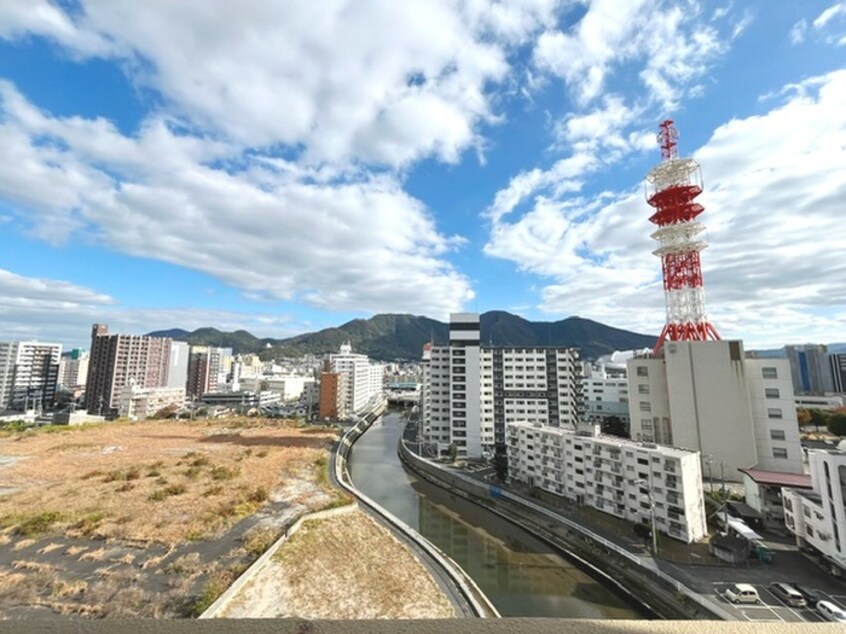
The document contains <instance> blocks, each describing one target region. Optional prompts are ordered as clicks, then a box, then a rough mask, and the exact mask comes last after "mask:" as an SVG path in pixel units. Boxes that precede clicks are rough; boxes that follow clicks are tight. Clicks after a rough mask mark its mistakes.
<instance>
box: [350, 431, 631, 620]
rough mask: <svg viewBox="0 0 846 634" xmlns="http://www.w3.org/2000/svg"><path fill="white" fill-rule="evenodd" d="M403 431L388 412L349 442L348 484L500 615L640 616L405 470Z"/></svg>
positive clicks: (534, 544) (512, 531) (565, 564)
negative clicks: (453, 566) (455, 570)
mask: <svg viewBox="0 0 846 634" xmlns="http://www.w3.org/2000/svg"><path fill="white" fill-rule="evenodd" d="M403 427H404V421H403V420H402V419H401V417H400V416H399V415H398V414H388V415H386V416H385V417H383V418H382V419H381V420H378V421H376V422H375V423H374V424H373V426H372V427H371V428H370V429H369V430H368V431H367V432H366V433H365V434H364V436H362V437H361V438H360V439H359V440H358V441H357V442H356V443H355V445H354V446H353V451H352V455H351V457H350V462H349V467H350V474H351V476H352V479H353V482H354V483H355V486H356V487H357V488H358V489H359V490H360V491H361V492H362V493H364V494H365V495H367V496H368V497H370V498H372V499H373V500H375V501H376V502H377V503H378V504H380V505H381V506H383V507H384V508H386V509H387V510H388V511H390V512H391V513H393V514H394V515H396V516H397V517H399V518H400V519H401V520H403V521H404V522H406V523H407V524H409V525H410V526H412V527H414V529H415V530H417V531H418V532H419V533H420V534H422V535H423V536H424V537H426V538H427V539H428V540H429V541H431V542H432V543H434V544H435V545H437V546H438V547H439V548H440V549H441V550H443V551H444V552H446V553H447V554H448V555H449V556H450V557H452V559H454V560H455V561H456V562H457V563H458V564H459V565H460V566H461V567H462V568H464V570H465V571H467V573H468V574H469V575H470V576H471V577H472V578H473V579H474V580H475V581H476V583H477V584H478V585H479V587H480V588H481V589H482V591H484V593H485V594H486V595H487V596H488V598H490V600H491V601H492V602H493V604H494V605H495V606H496V608H497V609H498V610H499V611H500V613H501V614H502V615H503V616H549V617H559V618H561V617H563V618H591V619H638V618H643V616H642V615H641V614H640V613H638V612H637V611H636V610H635V609H634V608H633V607H631V605H630V604H628V603H627V602H626V600H625V599H624V598H623V597H622V596H621V595H620V594H618V593H617V592H615V591H613V590H611V589H608V588H606V587H604V586H603V585H601V584H599V583H597V582H596V581H595V580H594V579H593V578H592V577H590V576H589V575H587V574H586V573H585V572H583V571H582V570H580V569H579V568H577V567H576V566H575V565H574V564H572V563H571V562H570V561H568V560H566V559H564V558H563V557H561V556H559V555H558V554H556V553H555V552H554V551H553V550H552V549H551V548H550V547H549V546H547V545H546V544H544V543H543V542H542V541H540V540H538V539H536V538H534V537H533V536H532V535H531V534H529V533H527V532H526V531H523V530H522V529H520V528H518V527H516V526H514V525H513V524H511V523H510V522H507V521H505V520H503V519H502V518H500V517H498V516H496V515H494V514H492V513H490V512H488V511H486V510H485V509H482V508H481V507H479V506H477V505H475V504H472V503H470V502H467V501H466V500H464V499H462V498H459V497H457V496H454V495H451V494H450V493H448V492H446V491H443V490H442V489H439V488H437V487H435V486H432V485H431V484H429V483H427V482H426V481H423V480H420V479H418V478H417V477H416V476H414V475H413V474H411V473H409V472H407V471H406V470H405V468H404V467H403V465H402V463H401V462H400V459H399V456H398V455H397V443H398V442H399V439H400V437H401V436H402V432H403Z"/></svg>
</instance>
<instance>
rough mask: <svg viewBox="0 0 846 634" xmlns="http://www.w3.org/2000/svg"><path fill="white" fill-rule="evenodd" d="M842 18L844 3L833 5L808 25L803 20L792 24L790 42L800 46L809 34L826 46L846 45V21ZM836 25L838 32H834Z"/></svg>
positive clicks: (844, 11) (844, 10) (844, 8)
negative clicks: (838, 28)
mask: <svg viewBox="0 0 846 634" xmlns="http://www.w3.org/2000/svg"><path fill="white" fill-rule="evenodd" d="M844 18H846V2H838V3H836V4H833V5H831V6H830V7H828V8H827V9H825V10H824V11H823V12H822V13H820V14H819V15H818V16H817V17H816V18H814V19H813V20H812V21H811V23H810V24H808V20H806V19H804V18H803V19H801V20H799V21H798V22H797V23H796V24H794V25H793V28H791V29H790V33H789V37H790V42H791V44H801V43H802V42H804V41H805V38H806V36H807V34H808V33H809V32H811V33H812V34H813V35H814V36H815V39H817V40H822V41H823V42H825V43H827V44H833V45H835V46H843V45H846V19H844ZM837 25H839V26H840V30H839V32H838V31H837V30H836V26H837ZM811 29H813V31H811Z"/></svg>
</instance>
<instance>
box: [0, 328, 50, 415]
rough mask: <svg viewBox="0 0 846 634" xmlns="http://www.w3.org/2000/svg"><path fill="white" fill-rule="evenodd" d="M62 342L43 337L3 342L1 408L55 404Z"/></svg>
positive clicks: (26, 407) (24, 408)
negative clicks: (53, 341)
mask: <svg viewBox="0 0 846 634" xmlns="http://www.w3.org/2000/svg"><path fill="white" fill-rule="evenodd" d="M61 356H62V346H61V344H58V343H44V342H41V341H12V342H0V411H3V410H5V409H13V410H17V411H26V410H30V409H35V410H39V409H43V408H47V407H49V406H51V405H52V404H53V401H54V399H55V397H56V387H57V385H58V380H59V359H60V358H61Z"/></svg>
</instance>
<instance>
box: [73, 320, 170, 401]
mask: <svg viewBox="0 0 846 634" xmlns="http://www.w3.org/2000/svg"><path fill="white" fill-rule="evenodd" d="M170 346H171V340H170V339H166V338H162V337H147V336H143V335H111V334H109V327H108V326H107V325H105V324H94V326H93V327H92V329H91V357H90V360H89V364H88V380H87V382H86V387H85V408H86V410H88V413H89V414H97V415H103V416H111V415H117V413H118V405H119V399H120V391H121V390H122V389H123V387H124V386H126V385H128V384H129V382H130V381H131V380H135V383H136V385H137V386H139V387H142V388H148V387H166V386H167V385H168V367H169V364H170Z"/></svg>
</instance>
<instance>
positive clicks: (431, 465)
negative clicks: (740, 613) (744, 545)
mask: <svg viewBox="0 0 846 634" xmlns="http://www.w3.org/2000/svg"><path fill="white" fill-rule="evenodd" d="M400 451H401V452H402V455H403V457H405V458H406V459H408V460H410V461H412V462H416V463H417V465H418V466H419V467H422V470H423V471H424V472H425V471H427V470H428V471H430V472H431V471H434V472H436V473H437V474H438V475H440V476H448V479H450V480H457V481H459V482H462V483H463V484H464V485H465V486H467V487H469V488H471V490H475V491H478V494H479V496H480V497H484V498H489V497H491V486H490V485H487V484H485V483H483V482H480V481H479V480H476V479H474V478H471V477H469V476H466V475H464V474H462V473H458V472H457V471H455V470H453V469H447V468H445V467H443V466H442V465H439V464H438V463H436V462H433V461H431V460H428V459H427V458H424V457H422V456H419V455H417V454H415V453H414V452H413V451H411V450H410V449H409V448H408V447H407V446H406V444H405V441H404V440H403V441H401V443H400ZM496 498H497V499H506V500H509V501H511V502H513V503H515V504H518V505H520V506H522V507H525V508H528V509H531V510H532V511H534V512H536V513H539V514H541V515H543V516H545V517H548V518H549V519H551V520H554V521H555V522H557V523H559V524H561V525H563V526H566V527H567V529H569V530H570V531H572V532H574V533H576V534H578V535H581V536H583V537H585V538H587V539H589V540H590V541H591V542H593V543H595V544H598V545H599V546H601V547H603V548H605V549H607V550H608V551H610V552H613V553H615V554H616V555H618V556H619V557H621V558H623V559H625V560H626V561H628V562H629V563H631V564H633V565H634V566H636V567H637V568H639V569H640V570H642V571H643V572H645V573H647V574H649V575H651V576H653V577H655V578H656V579H658V580H660V581H662V582H663V583H665V584H666V585H668V586H669V587H670V588H672V589H673V590H674V591H676V592H678V593H680V594H681V595H683V596H684V597H685V598H686V599H689V600H690V601H691V602H693V603H695V604H697V605H698V606H699V607H701V608H702V609H703V610H705V611H707V612H709V613H711V614H713V615H715V616H716V617H718V618H721V619H723V620H725V621H733V620H735V618H734V617H733V616H732V615H731V614H729V613H728V612H727V611H726V610H724V609H723V608H722V607H721V606H719V605H717V604H715V603H713V602H711V601H709V600H708V599H706V598H704V597H703V596H702V595H700V594H699V593H697V592H695V591H694V590H692V589H691V588H689V587H688V586H687V585H685V584H684V583H682V582H681V581H679V580H678V579H676V578H675V577H673V576H671V575H668V574H667V573H665V572H664V571H663V570H661V569H659V568H658V566H657V565H656V564H655V560H654V559H653V558H651V557H642V556H640V555H637V554H635V553H632V552H630V551H628V550H626V549H625V548H623V547H622V546H620V545H619V544H616V543H614V542H612V541H610V540H608V539H606V538H605V537H603V536H602V535H598V534H596V533H594V532H593V531H591V530H590V529H589V528H587V527H585V526H583V525H581V524H579V523H578V522H574V521H573V520H571V519H569V518H568V517H565V516H563V515H560V514H559V513H556V512H555V511H552V510H550V509H548V508H546V507H544V506H541V505H539V504H535V503H534V502H532V501H531V500H527V499H526V498H524V497H522V496H519V495H515V494H513V493H511V492H510V491H505V490H503V489H498V491H497V495H496Z"/></svg>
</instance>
